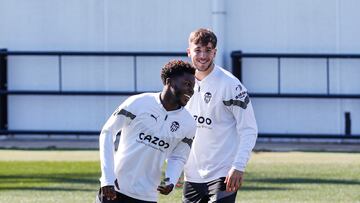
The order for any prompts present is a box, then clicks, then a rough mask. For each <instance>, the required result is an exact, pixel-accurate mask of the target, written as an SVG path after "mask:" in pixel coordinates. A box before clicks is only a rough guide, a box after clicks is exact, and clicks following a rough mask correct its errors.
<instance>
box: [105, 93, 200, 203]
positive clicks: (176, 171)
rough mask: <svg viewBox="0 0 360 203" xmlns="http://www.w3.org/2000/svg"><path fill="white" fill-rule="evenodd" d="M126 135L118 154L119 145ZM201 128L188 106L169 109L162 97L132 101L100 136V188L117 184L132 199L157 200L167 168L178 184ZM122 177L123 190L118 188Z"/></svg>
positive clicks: (153, 95) (137, 97) (138, 97)
mask: <svg viewBox="0 0 360 203" xmlns="http://www.w3.org/2000/svg"><path fill="white" fill-rule="evenodd" d="M120 130H122V131H121V136H120V141H119V146H118V150H117V152H116V154H115V156H114V153H115V152H114V141H115V139H116V134H117V133H118V132H119V131H120ZM195 130H196V125H195V122H194V119H193V117H192V116H191V115H190V113H189V112H188V111H187V110H186V109H185V108H183V107H181V108H180V109H178V110H174V111H166V110H165V109H164V107H163V105H162V104H161V102H160V94H159V93H144V94H140V95H135V96H131V97H129V98H128V99H127V100H126V101H125V102H124V103H122V104H121V105H120V106H119V107H118V109H117V110H116V111H115V112H114V113H113V114H112V115H111V117H110V118H109V119H108V121H107V122H106V123H105V125H104V127H103V129H102V131H101V134H100V138H99V146H100V160H101V171H102V176H101V178H100V181H101V187H103V186H107V185H115V189H116V190H117V191H119V192H120V193H123V194H125V195H127V196H130V197H133V198H136V199H140V200H144V201H157V198H158V192H157V187H158V185H159V184H160V179H161V171H162V166H163V164H164V161H165V159H166V158H167V161H168V166H167V169H166V172H165V173H166V177H169V178H170V180H169V182H170V183H173V184H174V185H175V184H176V182H177V181H178V179H179V176H180V174H181V171H182V169H183V166H184V164H185V162H186V160H187V157H188V155H189V152H190V146H191V142H192V139H193V137H194V134H195ZM116 179H117V182H118V186H119V187H117V186H116V184H114V182H115V180H116Z"/></svg>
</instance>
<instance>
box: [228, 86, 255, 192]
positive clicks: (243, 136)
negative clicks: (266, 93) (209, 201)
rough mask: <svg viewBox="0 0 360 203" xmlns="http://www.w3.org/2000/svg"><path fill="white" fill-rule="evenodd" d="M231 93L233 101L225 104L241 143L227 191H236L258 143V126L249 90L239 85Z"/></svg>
mask: <svg viewBox="0 0 360 203" xmlns="http://www.w3.org/2000/svg"><path fill="white" fill-rule="evenodd" d="M230 92H231V98H232V100H231V102H228V103H224V104H225V105H227V106H228V109H229V110H230V112H231V113H232V114H233V115H234V118H235V119H236V129H237V134H238V135H239V136H240V139H239V140H240V143H239V146H238V151H237V154H236V157H235V160H234V162H233V166H232V168H231V170H230V171H229V173H228V176H227V177H226V179H225V182H226V189H227V191H236V190H237V189H238V188H239V187H241V184H242V181H243V175H244V171H245V167H246V165H247V162H248V160H249V159H250V155H251V152H252V149H253V148H254V146H255V143H256V138H257V125H256V120H255V115H254V111H253V107H252V104H251V101H250V97H249V95H248V93H247V90H246V89H245V88H244V87H243V86H242V85H241V84H239V85H238V86H236V87H235V88H233V89H231V90H230ZM229 101H230V100H229Z"/></svg>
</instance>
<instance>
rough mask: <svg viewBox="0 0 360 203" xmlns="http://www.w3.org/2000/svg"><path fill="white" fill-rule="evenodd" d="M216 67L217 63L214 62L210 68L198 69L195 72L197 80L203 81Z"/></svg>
mask: <svg viewBox="0 0 360 203" xmlns="http://www.w3.org/2000/svg"><path fill="white" fill-rule="evenodd" d="M214 67H215V64H214V63H213V64H212V65H211V66H210V67H209V68H208V69H206V70H205V71H198V70H196V72H195V77H196V79H197V80H199V81H201V80H203V79H204V78H206V76H208V75H209V74H210V73H211V71H213V70H214Z"/></svg>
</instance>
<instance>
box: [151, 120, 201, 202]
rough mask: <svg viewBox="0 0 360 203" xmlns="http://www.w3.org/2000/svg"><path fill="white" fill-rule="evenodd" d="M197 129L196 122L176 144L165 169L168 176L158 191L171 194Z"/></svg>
mask: <svg viewBox="0 0 360 203" xmlns="http://www.w3.org/2000/svg"><path fill="white" fill-rule="evenodd" d="M195 130H196V127H195V124H194V125H193V126H192V127H191V128H189V129H188V133H187V136H186V137H185V138H184V139H182V140H181V141H180V142H179V143H178V144H177V145H176V147H175V148H174V149H173V151H172V152H171V154H170V155H169V157H168V159H167V168H166V171H165V177H166V178H165V181H164V184H163V185H160V186H159V187H158V191H159V192H160V193H161V194H164V195H167V194H169V193H170V192H171V191H172V189H173V188H174V186H175V185H176V183H177V181H178V179H179V178H180V175H181V172H182V170H183V168H184V165H185V163H186V161H187V159H188V157H189V153H190V149H191V144H192V141H193V137H194V135H195Z"/></svg>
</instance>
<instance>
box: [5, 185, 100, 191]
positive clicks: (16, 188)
mask: <svg viewBox="0 0 360 203" xmlns="http://www.w3.org/2000/svg"><path fill="white" fill-rule="evenodd" d="M0 190H2V191H6V190H23V191H25V190H26V191H57V192H59V191H64V192H71V191H78V192H91V191H94V192H96V190H92V189H82V188H65V187H17V186H13V187H6V188H0Z"/></svg>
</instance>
